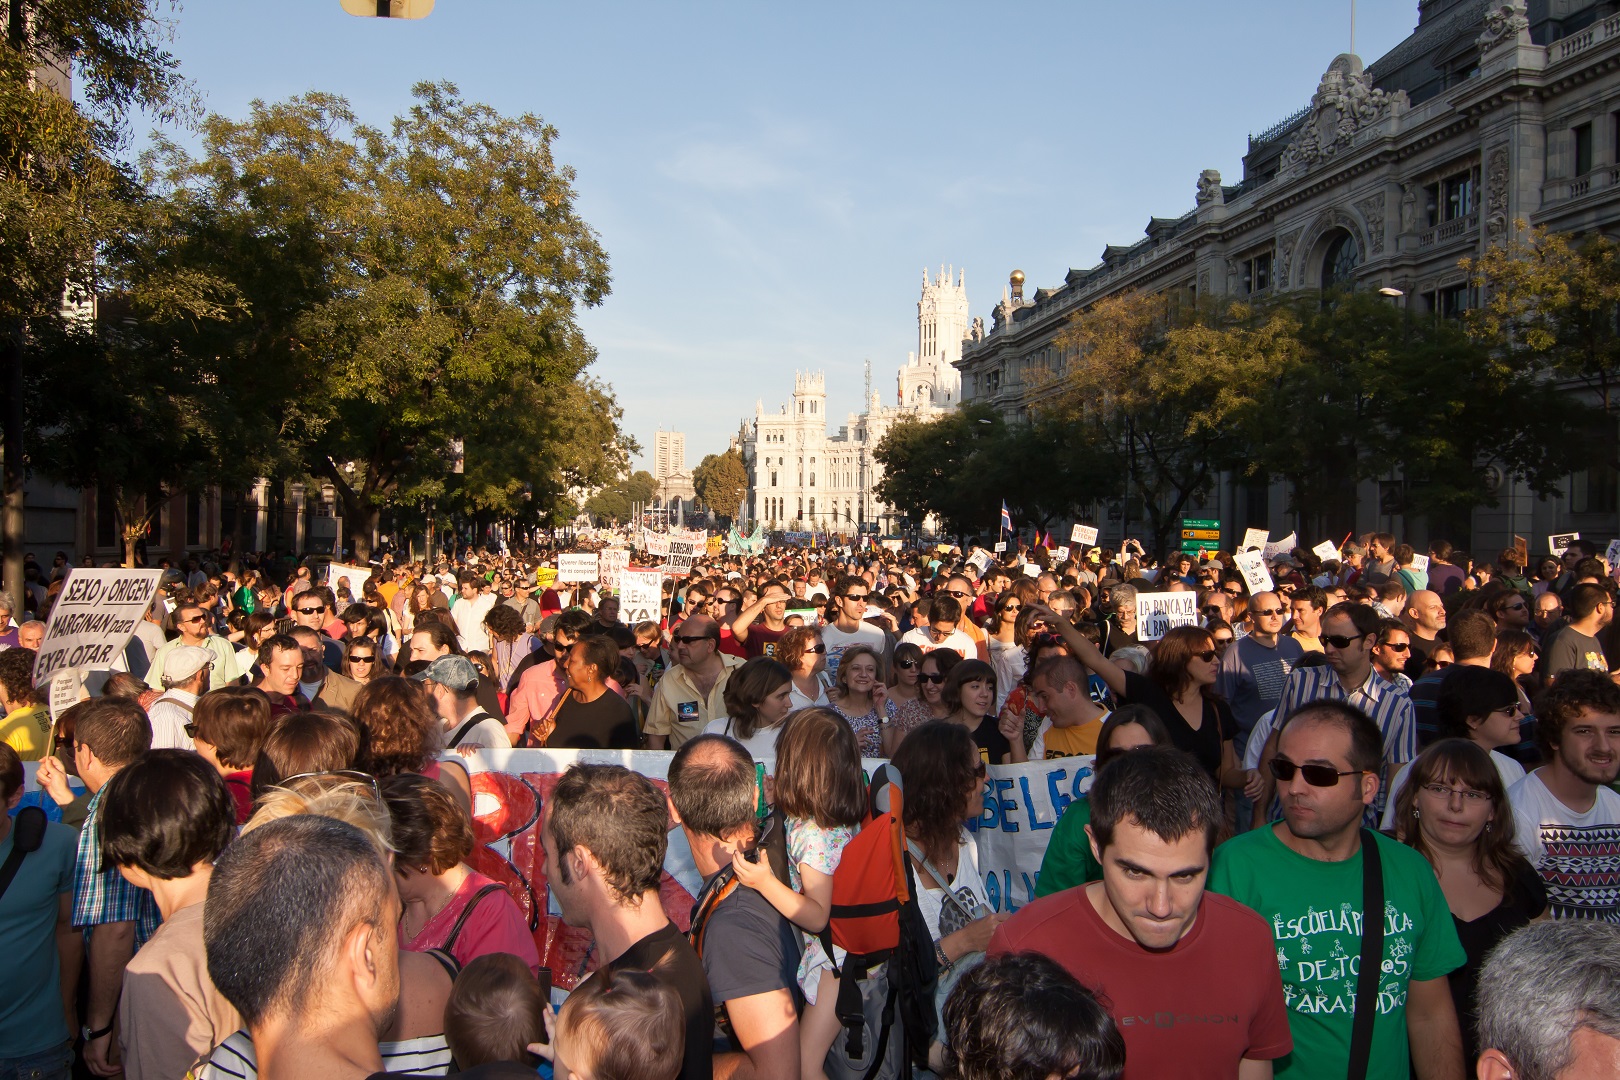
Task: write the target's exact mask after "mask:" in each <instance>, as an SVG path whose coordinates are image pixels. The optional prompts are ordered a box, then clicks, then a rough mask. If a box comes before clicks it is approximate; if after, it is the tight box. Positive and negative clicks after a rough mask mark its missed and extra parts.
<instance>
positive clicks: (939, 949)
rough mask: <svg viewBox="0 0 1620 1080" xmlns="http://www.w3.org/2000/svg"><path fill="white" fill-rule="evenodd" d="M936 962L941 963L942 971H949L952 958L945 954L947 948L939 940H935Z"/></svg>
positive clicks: (940, 968)
mask: <svg viewBox="0 0 1620 1080" xmlns="http://www.w3.org/2000/svg"><path fill="white" fill-rule="evenodd" d="M934 962H935V963H936V964H938V965H939V970H940V971H949V970H950V967H951V963H952V961H951V958H950V957H948V956H946V955H945V949H944V947H943V946H941V945H940V943H939V942H937V941H936V942H934Z"/></svg>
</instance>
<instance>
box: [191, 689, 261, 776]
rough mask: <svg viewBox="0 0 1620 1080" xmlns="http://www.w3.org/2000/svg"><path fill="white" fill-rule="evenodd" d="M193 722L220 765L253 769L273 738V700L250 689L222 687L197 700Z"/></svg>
mask: <svg viewBox="0 0 1620 1080" xmlns="http://www.w3.org/2000/svg"><path fill="white" fill-rule="evenodd" d="M191 722H192V723H193V724H194V725H195V730H196V732H197V738H199V739H201V740H203V741H204V742H206V743H209V744H210V745H212V746H213V748H214V756H215V757H217V758H219V763H220V764H221V765H228V766H230V767H231V768H233V769H251V768H252V767H253V763H254V762H255V761H257V760H258V757H259V747H260V746H262V745H263V744H264V740H265V738H266V736H268V735H269V734H270V699H269V698H267V697H265V695H264V691H262V690H255V689H254V688H253V687H251V686H222V687H220V688H219V689H218V690H210V691H208V693H206V694H204V695H203V696H202V697H200V698H198V699H197V707H196V710H195V711H194V712H193V713H192V714H191Z"/></svg>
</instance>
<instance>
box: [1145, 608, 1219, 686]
mask: <svg viewBox="0 0 1620 1080" xmlns="http://www.w3.org/2000/svg"><path fill="white" fill-rule="evenodd" d="M1195 646H1196V647H1195ZM1213 648H1215V639H1214V638H1213V637H1211V636H1210V633H1209V631H1208V630H1205V629H1204V628H1203V627H1202V626H1172V627H1171V628H1170V629H1169V630H1166V631H1165V633H1164V637H1162V638H1160V639H1159V647H1158V648H1156V649H1154V650H1153V659H1152V660H1151V661H1150V662H1149V663H1148V669H1147V677H1148V678H1150V679H1152V680H1153V681H1154V682H1155V683H1157V684H1158V686H1159V689H1161V690H1163V691H1164V692H1165V693H1166V694H1168V695H1169V696H1170V698H1171V699H1172V700H1174V699H1175V698H1177V697H1179V696H1180V695H1181V694H1182V693H1184V692H1185V691H1186V689H1187V687H1189V686H1191V685H1192V683H1193V677H1192V673H1191V672H1190V671H1188V670H1187V665H1188V664H1190V663H1192V659H1193V654H1194V653H1200V652H1208V651H1209V650H1211V649H1213Z"/></svg>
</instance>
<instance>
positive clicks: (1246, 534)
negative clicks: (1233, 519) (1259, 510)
mask: <svg viewBox="0 0 1620 1080" xmlns="http://www.w3.org/2000/svg"><path fill="white" fill-rule="evenodd" d="M1270 536H1271V530H1270V529H1245V530H1244V531H1243V543H1242V544H1241V545H1240V546H1239V547H1238V550H1239V551H1251V550H1253V551H1258V550H1260V549H1261V548H1264V547H1265V546H1266V540H1267V539H1269V538H1270Z"/></svg>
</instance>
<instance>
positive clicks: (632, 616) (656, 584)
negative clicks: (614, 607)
mask: <svg viewBox="0 0 1620 1080" xmlns="http://www.w3.org/2000/svg"><path fill="white" fill-rule="evenodd" d="M663 607H664V575H663V574H660V573H659V572H658V571H657V570H626V571H624V573H622V574H620V575H619V621H620V622H622V623H624V624H625V625H626V626H634V625H636V623H638V622H658V621H659V620H660V619H662V618H663V614H664V612H663Z"/></svg>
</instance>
